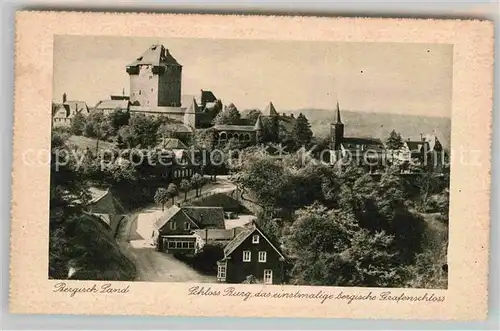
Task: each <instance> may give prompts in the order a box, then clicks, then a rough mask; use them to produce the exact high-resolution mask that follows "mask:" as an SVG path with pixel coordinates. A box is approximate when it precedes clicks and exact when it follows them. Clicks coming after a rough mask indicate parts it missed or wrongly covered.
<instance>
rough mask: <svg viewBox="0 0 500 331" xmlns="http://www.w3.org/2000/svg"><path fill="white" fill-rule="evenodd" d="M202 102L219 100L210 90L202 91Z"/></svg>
mask: <svg viewBox="0 0 500 331" xmlns="http://www.w3.org/2000/svg"><path fill="white" fill-rule="evenodd" d="M200 99H201V100H200V101H201V103H207V102H214V101H217V98H216V97H215V95H214V94H213V92H212V91H208V90H201V96H200Z"/></svg>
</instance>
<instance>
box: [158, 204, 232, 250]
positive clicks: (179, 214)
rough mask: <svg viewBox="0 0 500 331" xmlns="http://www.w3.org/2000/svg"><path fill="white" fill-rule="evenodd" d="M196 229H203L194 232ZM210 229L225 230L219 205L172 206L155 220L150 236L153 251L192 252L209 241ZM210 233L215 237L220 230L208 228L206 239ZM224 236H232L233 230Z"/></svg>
mask: <svg viewBox="0 0 500 331" xmlns="http://www.w3.org/2000/svg"><path fill="white" fill-rule="evenodd" d="M200 229H202V230H203V231H201V232H200V231H198V232H195V230H200ZM213 229H216V230H225V224H224V210H223V209H222V207H200V206H182V207H180V206H178V205H174V206H172V207H170V208H169V209H168V210H166V212H165V213H164V214H163V215H162V216H161V217H160V218H159V219H158V220H157V221H156V222H155V229H154V238H155V239H156V242H157V250H158V251H160V252H165V253H177V254H184V255H194V254H196V253H197V252H198V251H199V250H200V249H201V248H202V247H203V245H204V243H206V242H207V241H209V230H213ZM205 230H206V231H205ZM212 234H213V235H215V236H217V237H218V238H219V237H220V236H221V233H220V231H219V232H212V231H210V238H211V236H212ZM224 235H225V236H229V238H232V236H234V235H235V232H234V230H230V231H229V232H227V233H226V234H224Z"/></svg>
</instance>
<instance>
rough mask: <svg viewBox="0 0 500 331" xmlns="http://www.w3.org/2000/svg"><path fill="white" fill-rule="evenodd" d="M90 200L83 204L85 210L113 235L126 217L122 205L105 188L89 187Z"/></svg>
mask: <svg viewBox="0 0 500 331" xmlns="http://www.w3.org/2000/svg"><path fill="white" fill-rule="evenodd" d="M89 192H90V195H91V200H90V201H89V202H88V204H87V205H86V206H85V212H86V213H87V214H89V215H92V216H95V217H97V218H98V219H99V220H100V221H101V222H102V223H103V224H104V225H105V227H106V228H107V229H109V233H110V234H111V235H112V236H114V235H115V234H116V231H117V229H118V226H119V225H120V222H121V221H122V220H123V219H124V218H125V217H127V216H126V211H125V208H124V207H123V205H122V204H121V203H120V202H119V201H118V199H116V197H115V196H113V194H112V193H111V191H110V190H109V189H107V188H98V187H90V188H89Z"/></svg>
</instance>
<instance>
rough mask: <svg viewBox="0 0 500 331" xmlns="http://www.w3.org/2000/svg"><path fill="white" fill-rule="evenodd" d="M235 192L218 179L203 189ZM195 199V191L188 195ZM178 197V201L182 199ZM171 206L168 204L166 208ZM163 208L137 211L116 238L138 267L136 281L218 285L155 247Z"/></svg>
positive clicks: (230, 186)
mask: <svg viewBox="0 0 500 331" xmlns="http://www.w3.org/2000/svg"><path fill="white" fill-rule="evenodd" d="M232 189H234V185H233V184H232V183H231V182H230V181H229V180H227V178H224V177H222V178H218V179H217V183H210V184H207V185H205V186H204V187H203V189H202V193H207V192H209V191H213V192H224V191H226V190H232ZM194 196H195V191H194V190H193V191H190V192H188V199H189V198H192V197H194ZM183 198H184V197H183V196H182V197H178V198H177V199H183ZM170 206H171V202H169V203H168V204H167V205H166V206H165V208H168V207H170ZM162 213H163V212H162V210H161V207H159V206H157V205H151V206H149V207H146V208H143V209H141V210H137V211H135V212H134V213H133V214H131V215H130V216H129V217H127V218H126V220H125V222H124V223H123V224H121V225H120V228H119V229H118V233H117V235H116V239H117V242H118V244H119V245H120V247H121V250H122V252H123V253H124V254H125V255H127V256H128V257H129V258H130V259H131V260H132V262H133V263H134V264H135V266H136V268H137V275H136V280H137V281H158V282H159V281H162V282H193V283H194V282H196V283H209V282H216V278H215V277H212V276H206V275H202V274H200V273H199V272H197V271H196V270H194V269H193V268H191V267H190V266H189V265H187V264H185V263H184V262H181V261H179V260H177V259H176V258H174V257H173V256H171V255H168V254H165V253H160V252H157V251H156V250H155V247H154V246H152V245H151V244H152V242H151V236H152V234H153V225H154V222H155V221H156V220H157V219H158V218H159V217H160V216H161V215H162Z"/></svg>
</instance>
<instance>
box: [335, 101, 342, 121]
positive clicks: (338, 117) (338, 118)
mask: <svg viewBox="0 0 500 331" xmlns="http://www.w3.org/2000/svg"><path fill="white" fill-rule="evenodd" d="M335 123H337V124H341V123H342V120H341V118H340V106H339V102H338V101H337V119H336V122H335Z"/></svg>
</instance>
